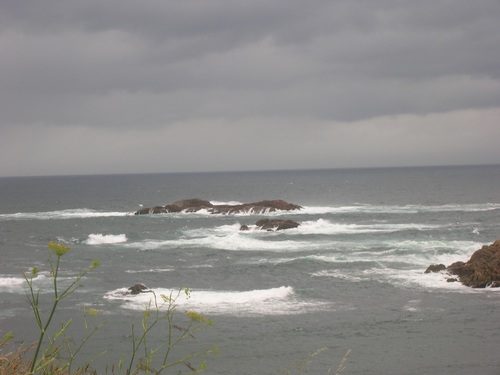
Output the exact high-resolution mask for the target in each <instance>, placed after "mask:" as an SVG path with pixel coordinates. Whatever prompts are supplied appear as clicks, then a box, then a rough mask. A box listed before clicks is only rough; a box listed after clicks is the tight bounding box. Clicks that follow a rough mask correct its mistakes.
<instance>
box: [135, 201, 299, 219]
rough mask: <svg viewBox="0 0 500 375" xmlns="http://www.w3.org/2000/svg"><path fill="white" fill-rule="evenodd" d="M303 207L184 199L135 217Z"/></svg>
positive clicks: (297, 208) (297, 206)
mask: <svg viewBox="0 0 500 375" xmlns="http://www.w3.org/2000/svg"><path fill="white" fill-rule="evenodd" d="M301 208H302V207H301V206H299V205H297V204H293V203H288V202H286V201H283V200H280V199H277V200H264V201H259V202H253V203H242V204H235V205H229V204H227V205H226V204H212V203H210V202H209V201H207V200H202V199H197V198H193V199H184V200H180V201H176V202H173V203H170V204H167V205H165V206H155V207H148V208H142V209H140V210H138V211H136V212H135V215H145V214H161V213H173V212H198V211H201V210H206V211H208V212H209V213H211V214H224V215H228V214H238V213H253V214H262V213H268V212H275V211H292V210H300V209H301Z"/></svg>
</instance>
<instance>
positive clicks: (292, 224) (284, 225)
mask: <svg viewBox="0 0 500 375" xmlns="http://www.w3.org/2000/svg"><path fill="white" fill-rule="evenodd" d="M299 225H300V224H299V223H297V222H296V221H293V220H285V219H260V220H258V221H257V222H256V223H255V226H256V227H257V228H258V229H262V230H268V231H274V230H285V229H292V228H297V227H298V226H299ZM240 230H242V231H245V230H250V228H249V227H248V225H245V224H244V225H242V226H241V227H240Z"/></svg>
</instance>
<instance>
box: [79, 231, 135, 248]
mask: <svg viewBox="0 0 500 375" xmlns="http://www.w3.org/2000/svg"><path fill="white" fill-rule="evenodd" d="M123 242H127V236H126V235H125V234H100V233H92V234H89V236H88V238H87V240H85V243H86V244H87V245H102V244H114V243H123Z"/></svg>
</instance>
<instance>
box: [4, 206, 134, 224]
mask: <svg viewBox="0 0 500 375" xmlns="http://www.w3.org/2000/svg"><path fill="white" fill-rule="evenodd" d="M127 215H131V213H130V212H102V211H95V210H90V209H86V208H80V209H70V210H60V211H46V212H17V213H13V214H1V215H0V220H3V221H10V220H14V221H15V220H65V219H88V218H96V217H114V216H127Z"/></svg>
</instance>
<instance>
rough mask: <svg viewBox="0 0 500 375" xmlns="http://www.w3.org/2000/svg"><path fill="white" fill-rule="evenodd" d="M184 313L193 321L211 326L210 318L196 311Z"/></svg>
mask: <svg viewBox="0 0 500 375" xmlns="http://www.w3.org/2000/svg"><path fill="white" fill-rule="evenodd" d="M186 315H187V316H188V317H189V318H190V319H191V320H192V321H194V322H199V323H204V324H206V325H207V326H211V325H212V324H213V322H212V321H211V320H210V319H208V318H205V317H204V316H203V315H201V314H200V313H197V312H196V311H186Z"/></svg>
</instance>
